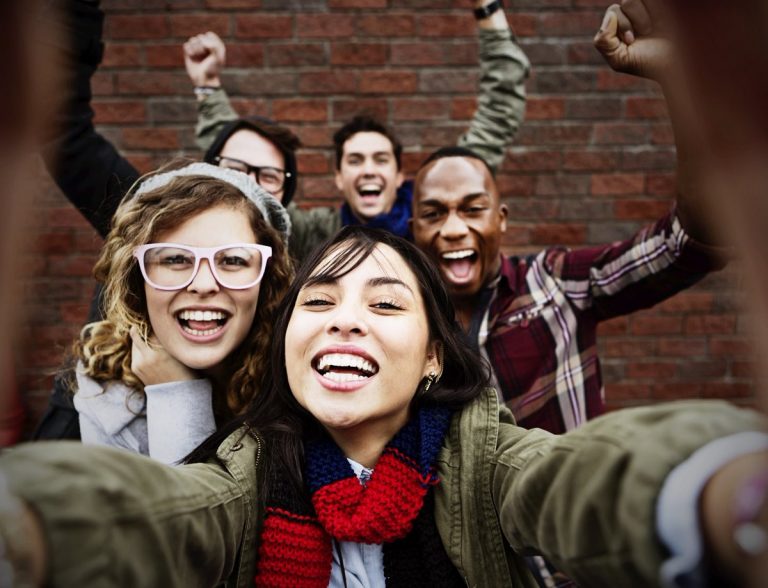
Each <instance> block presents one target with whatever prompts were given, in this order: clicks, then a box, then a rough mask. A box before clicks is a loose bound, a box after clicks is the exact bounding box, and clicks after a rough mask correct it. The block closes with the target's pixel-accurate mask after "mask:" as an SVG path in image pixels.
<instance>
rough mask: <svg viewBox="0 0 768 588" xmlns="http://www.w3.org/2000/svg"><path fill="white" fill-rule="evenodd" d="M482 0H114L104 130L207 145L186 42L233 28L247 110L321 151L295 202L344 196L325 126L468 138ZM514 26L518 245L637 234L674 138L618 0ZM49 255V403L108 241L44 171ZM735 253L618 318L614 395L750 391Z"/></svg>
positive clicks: (27, 362)
mask: <svg viewBox="0 0 768 588" xmlns="http://www.w3.org/2000/svg"><path fill="white" fill-rule="evenodd" d="M468 4H469V2H468V1H467V0H305V1H291V0H175V1H173V0H171V1H160V0H103V5H104V8H105V9H106V11H107V14H108V15H107V21H106V25H105V40H106V44H107V46H106V54H105V58H104V64H103V66H102V67H101V69H100V71H99V72H98V73H97V75H96V77H95V79H94V93H95V95H96V98H95V103H94V106H95V110H96V116H97V118H96V120H97V123H98V125H99V129H100V130H101V132H103V133H104V134H105V135H106V136H107V137H108V138H109V139H110V140H111V141H113V142H114V143H115V144H116V145H117V146H118V147H119V148H120V149H121V150H122V151H123V153H125V154H126V155H127V156H128V157H129V158H130V160H131V161H132V162H133V163H134V164H135V165H136V166H137V167H139V168H141V169H142V170H144V171H148V170H150V169H152V168H153V167H155V166H157V165H159V164H161V163H163V162H164V161H165V160H167V159H168V158H169V157H172V156H177V155H192V156H195V155H198V152H197V151H196V149H195V146H194V136H193V131H192V128H193V123H194V121H195V115H196V113H195V102H194V98H193V96H192V94H191V92H190V84H189V82H188V80H187V77H186V74H185V72H184V69H183V63H182V58H181V49H180V46H181V43H182V42H183V41H184V40H186V38H187V37H188V36H189V35H192V34H195V33H197V32H202V31H205V30H214V31H216V32H217V33H219V34H220V35H222V36H223V37H224V38H225V41H226V42H227V48H228V68H227V70H226V73H225V75H224V77H223V80H224V84H225V86H226V88H227V89H228V90H229V91H230V92H231V95H232V97H233V102H234V105H235V107H236V108H237V109H238V110H239V111H240V112H242V113H244V114H245V113H247V114H260V115H264V116H268V117H272V118H275V119H276V120H278V121H280V122H283V123H286V124H288V125H289V126H290V127H291V128H293V129H294V130H295V131H296V132H297V133H298V134H299V136H300V137H301V139H302V141H303V142H304V144H305V146H306V148H305V149H303V150H302V152H301V156H300V158H299V162H300V169H301V172H302V175H303V177H302V182H301V186H300V192H299V197H298V200H299V202H301V203H303V204H305V205H308V206H311V205H316V204H329V203H330V204H338V200H337V199H336V198H335V190H334V186H333V183H332V179H331V175H330V174H331V171H332V169H333V160H332V153H331V150H330V149H329V144H330V136H331V134H332V132H333V130H334V129H336V128H337V127H338V126H339V125H340V124H341V123H342V122H343V121H345V120H347V119H348V118H349V117H350V116H351V115H352V114H354V113H355V112H357V111H358V110H361V109H366V110H368V111H370V112H374V113H375V114H377V115H379V116H380V117H382V118H383V119H384V120H386V122H387V123H389V124H391V125H392V126H394V127H395V128H396V129H397V131H398V133H399V135H400V137H401V138H402V140H403V142H404V143H405V145H406V154H405V165H406V171H407V172H410V173H412V172H413V170H414V169H415V168H416V167H417V166H418V164H419V162H420V161H421V160H422V158H423V157H424V156H425V154H427V153H429V152H430V151H431V150H432V149H433V148H435V147H438V146H441V145H444V144H450V143H453V142H454V141H455V140H456V137H457V136H458V134H459V133H460V132H461V131H462V130H463V129H465V127H466V125H467V121H468V119H469V117H470V116H471V114H472V112H473V110H474V107H475V94H474V92H475V85H476V81H477V75H478V72H477V67H476V64H477V57H476V51H477V43H476V40H475V25H474V22H473V19H472V17H471V15H470V14H469V10H468ZM507 4H508V5H513V8H512V9H510V10H508V15H509V16H510V19H511V22H512V25H513V27H514V29H515V31H516V32H517V34H518V36H519V38H520V41H521V43H522V45H523V47H524V49H525V50H526V52H527V54H528V55H529V57H530V59H531V62H532V63H533V66H534V73H533V75H532V77H531V79H530V80H529V83H528V90H529V102H528V113H527V121H526V122H525V124H524V125H523V128H522V130H521V132H520V134H519V136H518V138H517V140H516V142H515V144H514V145H513V146H512V147H511V148H510V150H509V155H508V157H507V159H506V161H505V164H504V166H503V168H502V170H501V173H500V175H499V183H500V185H501V187H502V192H503V195H504V197H505V200H506V203H507V205H508V206H509V208H510V213H511V214H510V218H511V221H512V222H511V226H510V228H509V230H508V232H507V235H506V238H505V248H506V249H507V251H510V252H511V251H533V250H537V249H539V248H541V247H544V246H547V245H550V244H564V245H570V246H581V245H585V244H597V243H603V242H606V241H610V240H614V239H618V238H623V237H627V236H629V235H630V234H631V233H632V232H633V230H635V229H636V228H638V227H639V226H641V225H642V224H643V223H646V222H648V221H651V220H653V219H655V218H656V217H658V216H660V215H661V214H663V213H664V212H665V211H667V210H668V207H669V205H670V202H671V201H672V195H673V194H674V190H675V186H674V178H673V169H674V148H673V144H672V137H671V131H670V127H669V124H668V120H667V116H666V112H665V108H664V103H663V101H662V100H661V99H660V96H659V94H658V92H657V91H656V89H655V87H654V86H653V85H652V84H650V83H647V82H644V81H642V80H637V79H634V78H631V77H628V76H624V75H619V74H615V73H613V72H611V71H610V70H609V69H608V67H607V66H605V65H604V64H603V62H602V60H601V58H600V57H599V55H598V54H597V52H596V51H595V50H594V49H593V47H592V44H591V38H592V35H593V34H594V32H595V30H596V28H597V27H598V26H599V23H600V20H601V15H602V11H603V8H604V7H605V5H606V4H607V3H606V2H605V1H603V0H600V1H598V0H547V1H546V2H545V1H542V0H515V1H514V2H512V1H509V2H507ZM40 182H41V183H42V185H43V186H44V187H45V189H44V190H42V195H41V196H39V201H38V203H37V204H38V208H39V214H38V215H37V216H38V218H39V219H43V220H44V221H45V229H43V230H40V229H38V228H37V227H36V226H35V227H30V233H31V234H32V235H33V239H34V241H35V243H36V250H37V251H38V252H39V255H38V256H37V258H36V261H35V262H34V263H33V264H32V267H31V268H30V269H33V270H36V271H37V272H38V275H37V277H34V278H30V279H28V280H27V281H26V283H25V305H26V310H27V312H28V314H29V317H28V321H27V324H28V327H27V329H26V334H27V342H26V345H25V346H22V347H21V348H20V349H19V358H18V360H19V380H20V382H19V383H20V387H21V389H22V391H23V393H24V395H25V398H26V400H27V403H28V406H29V408H30V413H31V419H30V420H31V421H34V420H36V418H37V415H39V413H40V412H41V410H42V409H43V407H44V406H45V403H46V401H47V393H48V390H49V389H50V382H51V373H52V371H53V370H55V368H56V366H57V365H58V363H59V361H60V359H61V356H62V352H63V350H64V349H65V348H66V347H67V346H68V345H69V343H70V342H71V340H72V338H73V337H74V336H75V335H76V333H77V332H78V329H79V327H80V326H81V324H82V322H83V320H84V318H85V316H86V311H87V305H88V300H89V298H90V294H91V291H92V281H91V279H90V278H89V271H90V267H91V265H92V263H93V261H94V259H95V256H96V253H97V251H98V247H99V239H98V237H97V236H96V235H95V233H94V232H93V231H92V230H91V229H90V227H89V226H88V225H87V224H86V223H85V222H84V221H83V220H82V219H81V218H80V217H79V215H78V213H77V212H76V211H75V210H74V209H73V208H72V207H70V206H69V205H68V203H67V201H66V200H65V199H64V198H63V197H62V196H61V195H60V194H59V193H58V192H57V191H56V189H55V188H53V187H52V186H51V185H50V182H49V181H48V180H47V179H46V178H45V177H43V176H42V175H41V178H40ZM738 286H739V271H738V268H737V267H735V266H731V267H730V268H729V269H728V270H726V271H725V272H722V273H720V274H718V275H713V276H711V277H710V278H708V279H706V280H705V281H704V282H703V283H702V284H700V285H699V286H697V287H696V288H694V289H692V290H690V291H688V292H686V293H683V294H681V295H679V296H677V297H676V298H674V299H672V300H670V301H668V302H666V303H664V304H662V305H660V306H659V307H657V308H655V309H653V310H649V311H644V312H641V313H636V314H634V315H632V316H630V317H623V318H619V319H615V320H612V321H610V322H608V323H606V324H605V325H604V326H603V327H602V328H601V335H602V340H601V355H602V361H603V368H604V371H605V376H606V395H607V398H608V401H609V404H610V405H611V406H612V407H618V406H624V405H630V404H636V403H643V402H649V401H655V400H661V399H672V398H682V397H698V396H701V397H725V398H732V399H736V400H738V401H739V402H743V403H750V402H751V401H752V395H753V385H752V378H751V364H750V347H749V344H748V335H747V329H746V328H745V326H746V325H747V324H748V322H749V320H748V318H747V317H746V316H744V314H743V313H742V312H741V299H742V296H741V295H740V293H739V292H738Z"/></svg>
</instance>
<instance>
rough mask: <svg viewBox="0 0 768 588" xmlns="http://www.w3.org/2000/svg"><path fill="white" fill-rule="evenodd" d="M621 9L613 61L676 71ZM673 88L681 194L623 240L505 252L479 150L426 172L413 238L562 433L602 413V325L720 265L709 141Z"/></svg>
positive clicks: (470, 329) (538, 415) (608, 34)
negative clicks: (706, 156) (706, 199)
mask: <svg viewBox="0 0 768 588" xmlns="http://www.w3.org/2000/svg"><path fill="white" fill-rule="evenodd" d="M611 10H613V8H612V9H609V12H610V11H611ZM617 10H618V12H619V14H618V16H619V17H620V18H618V19H615V17H614V20H613V21H612V23H609V21H608V20H606V21H604V22H603V26H602V27H601V29H600V31H599V32H598V33H597V35H596V37H595V45H596V46H597V48H598V50H600V51H601V52H602V53H603V55H604V57H605V58H606V60H607V61H608V63H609V64H610V65H611V67H613V69H615V70H616V71H622V72H625V73H633V74H635V75H640V76H643V77H648V78H651V79H656V80H659V81H663V80H664V79H673V78H666V75H665V74H667V73H669V72H670V68H671V65H670V64H673V63H674V60H673V59H672V56H671V54H670V49H668V48H666V49H661V50H660V49H659V47H660V45H659V44H658V43H654V41H657V40H658V39H656V38H654V35H653V33H652V32H649V33H646V34H644V35H641V34H640V33H639V32H638V31H637V30H636V31H635V32H634V36H633V37H631V38H629V37H628V36H627V35H626V32H627V31H623V30H622V26H625V25H623V24H622V23H623V22H625V19H622V18H621V17H622V16H623V15H622V14H621V10H620V9H618V7H617ZM608 18H609V17H608V16H606V19H608ZM617 20H618V23H619V24H618V30H617V27H616V21H617ZM609 24H610V25H611V26H607V25H609ZM662 47H663V46H662ZM663 85H664V84H662V86H663ZM666 90H668V88H665V91H666ZM667 95H668V97H671V98H672V99H671V100H669V102H670V104H669V106H670V109H669V110H670V112H671V113H672V119H673V123H674V125H673V126H674V127H675V135H676V136H675V138H676V143H677V151H678V154H683V153H684V154H685V155H684V156H682V157H678V159H679V161H678V178H677V180H678V197H677V202H676V205H675V207H674V208H673V210H672V211H671V212H670V213H669V214H667V215H666V216H665V217H663V218H662V219H660V220H659V221H657V222H656V223H655V224H653V225H651V226H649V227H646V228H644V229H642V230H641V231H640V232H638V233H637V234H636V235H634V236H633V237H632V238H630V239H628V240H626V241H622V242H617V243H612V244H610V245H605V246H601V247H592V248H588V249H582V250H578V251H569V250H567V249H564V248H552V249H547V250H545V251H542V252H541V253H539V254H538V255H536V256H531V257H517V256H513V257H509V258H505V257H503V256H502V255H501V253H500V245H501V236H502V233H503V232H504V231H505V230H506V219H507V208H506V206H505V205H504V204H502V203H501V200H500V197H499V191H498V188H497V186H496V183H495V180H494V177H493V173H492V172H491V170H490V168H489V167H488V165H487V164H486V163H485V162H484V161H483V160H482V158H480V157H479V156H477V155H476V154H474V153H473V152H471V151H469V150H467V149H463V148H460V147H447V148H444V149H441V150H439V151H437V152H436V153H434V154H432V156H430V157H429V158H428V159H427V161H426V162H425V163H424V164H423V165H422V167H421V169H420V170H419V173H418V175H417V177H416V180H415V185H414V198H413V218H412V221H411V229H412V232H413V236H414V241H415V243H416V244H417V245H418V246H419V247H420V248H421V249H423V250H424V251H426V252H427V253H428V254H429V255H430V256H431V257H432V258H433V259H434V260H435V261H436V262H437V264H438V266H439V268H440V271H441V273H442V275H443V278H444V279H445V281H446V284H447V286H448V289H449V291H450V293H451V297H452V298H453V301H454V304H455V306H456V311H457V317H458V319H459V321H460V322H461V324H462V326H463V328H464V330H465V332H466V333H467V334H468V336H469V337H470V339H471V341H472V343H473V344H476V345H477V346H478V348H479V349H480V350H481V352H482V353H484V355H485V356H486V357H487V359H488V360H489V363H490V364H491V366H492V368H493V378H494V380H495V381H494V382H493V383H494V385H495V386H496V388H497V390H498V391H499V394H500V395H501V397H502V398H503V400H504V402H506V404H507V405H508V406H509V407H510V408H511V409H512V411H513V412H514V414H515V417H516V418H517V420H518V422H519V423H520V424H521V425H522V426H524V427H540V428H543V429H546V430H548V431H552V432H554V433H562V432H564V431H566V430H569V429H573V428H574V427H577V426H578V425H580V424H581V423H583V422H585V421H586V420H588V419H590V418H593V417H595V416H597V415H599V414H601V413H602V412H603V411H604V401H603V386H602V377H601V373H600V363H599V358H598V356H597V345H596V343H597V341H596V339H597V327H598V324H599V322H600V321H603V320H606V319H610V318H612V317H615V316H619V315H623V314H628V313H630V312H634V311H635V310H638V309H641V308H648V307H650V306H653V305H654V304H657V303H658V302H661V301H662V300H665V299H666V298H669V297H670V296H672V295H674V294H675V293H677V292H679V291H680V290H683V289H685V288H688V287H689V286H691V285H692V284H694V283H696V282H697V281H699V280H700V279H701V278H703V277H704V276H705V275H706V274H707V273H708V272H710V271H713V270H716V269H719V268H720V267H722V265H723V260H722V259H721V256H718V255H717V252H718V251H717V250H716V249H714V248H712V247H708V246H706V245H704V244H703V243H702V242H701V241H703V240H706V237H704V238H702V236H703V235H704V231H703V230H702V228H701V226H700V223H699V222H698V221H699V218H700V217H701V216H702V214H701V211H700V210H698V209H700V208H703V204H702V203H695V202H693V199H694V198H693V197H695V196H696V194H697V190H696V188H695V186H696V184H697V182H698V181H701V177H700V176H701V172H702V166H701V165H700V164H699V163H698V162H699V161H700V159H699V157H700V156H702V153H701V152H700V150H701V149H702V147H701V146H699V145H697V144H696V142H695V141H693V140H691V135H692V130H691V129H692V127H689V128H686V125H690V124H695V121H690V120H687V119H685V120H683V117H676V116H675V113H680V112H684V111H683V110H682V109H681V108H680V104H676V103H675V102H676V96H675V94H674V92H667ZM676 118H678V119H680V120H675V119H676ZM695 237H699V239H700V240H699V241H697V240H696V238H695Z"/></svg>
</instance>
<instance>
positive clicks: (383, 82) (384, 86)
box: [358, 70, 417, 95]
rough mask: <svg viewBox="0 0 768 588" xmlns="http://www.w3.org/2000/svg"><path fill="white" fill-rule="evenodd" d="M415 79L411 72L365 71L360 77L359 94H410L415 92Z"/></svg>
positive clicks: (414, 74)
mask: <svg viewBox="0 0 768 588" xmlns="http://www.w3.org/2000/svg"><path fill="white" fill-rule="evenodd" d="M416 84H417V77H416V73H414V72H412V71H405V72H402V71H390V70H382V71H366V72H365V73H363V74H361V76H360V86H359V88H358V91H359V92H360V93H361V94H388V95H391V94H412V93H414V92H415V91H416Z"/></svg>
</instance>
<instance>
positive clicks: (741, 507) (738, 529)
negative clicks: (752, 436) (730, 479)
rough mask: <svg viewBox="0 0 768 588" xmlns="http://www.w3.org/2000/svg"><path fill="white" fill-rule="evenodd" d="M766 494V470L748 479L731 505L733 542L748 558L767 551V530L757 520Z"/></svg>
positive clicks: (767, 482)
mask: <svg viewBox="0 0 768 588" xmlns="http://www.w3.org/2000/svg"><path fill="white" fill-rule="evenodd" d="M767 494H768V470H764V471H762V472H760V473H757V474H755V475H753V476H752V477H750V478H749V479H748V480H747V481H746V482H745V483H744V485H743V486H742V487H741V489H740V490H739V491H738V493H737V494H736V501H735V503H734V505H733V514H734V521H735V523H736V524H735V526H734V528H733V540H734V541H735V542H736V545H738V546H739V548H740V549H741V550H742V551H743V552H744V553H746V554H747V555H749V556H752V557H755V556H758V555H760V554H762V553H765V552H766V551H768V529H766V528H765V527H763V526H762V525H760V523H759V522H758V521H757V518H758V517H759V516H760V511H761V510H762V508H763V506H765V502H766V498H768V496H767Z"/></svg>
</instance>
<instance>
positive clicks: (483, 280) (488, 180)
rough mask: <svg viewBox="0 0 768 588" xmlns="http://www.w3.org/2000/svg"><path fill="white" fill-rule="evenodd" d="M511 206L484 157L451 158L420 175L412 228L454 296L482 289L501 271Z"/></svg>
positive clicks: (429, 166) (461, 295)
mask: <svg viewBox="0 0 768 588" xmlns="http://www.w3.org/2000/svg"><path fill="white" fill-rule="evenodd" d="M506 228H507V207H506V206H504V205H503V204H500V202H499V193H498V190H497V188H496V185H495V182H494V181H493V178H492V177H491V174H490V173H489V172H488V170H487V169H486V168H485V166H484V165H483V163H482V162H480V161H478V160H476V159H473V158H469V157H461V156H456V157H445V158H442V159H438V160H436V161H435V162H434V163H431V164H430V165H427V166H426V167H424V168H423V169H422V170H421V171H420V172H419V174H418V176H417V177H416V181H415V189H414V199H413V218H412V219H411V231H412V232H413V238H414V242H415V243H416V245H417V246H418V247H419V248H420V249H422V250H423V251H425V252H427V253H428V254H429V255H430V257H432V258H433V259H434V261H435V262H436V263H437V264H438V266H439V268H440V273H441V274H442V276H443V279H444V280H445V283H446V286H447V287H448V291H449V292H450V294H451V297H452V298H454V299H455V298H466V297H471V296H474V295H475V294H477V293H478V292H479V291H480V289H481V288H482V287H483V286H484V285H485V284H487V283H488V282H489V281H490V280H491V279H493V277H494V276H495V275H496V274H497V273H498V271H499V264H500V257H499V252H500V247H501V235H502V233H503V232H504V231H505V230H506Z"/></svg>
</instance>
